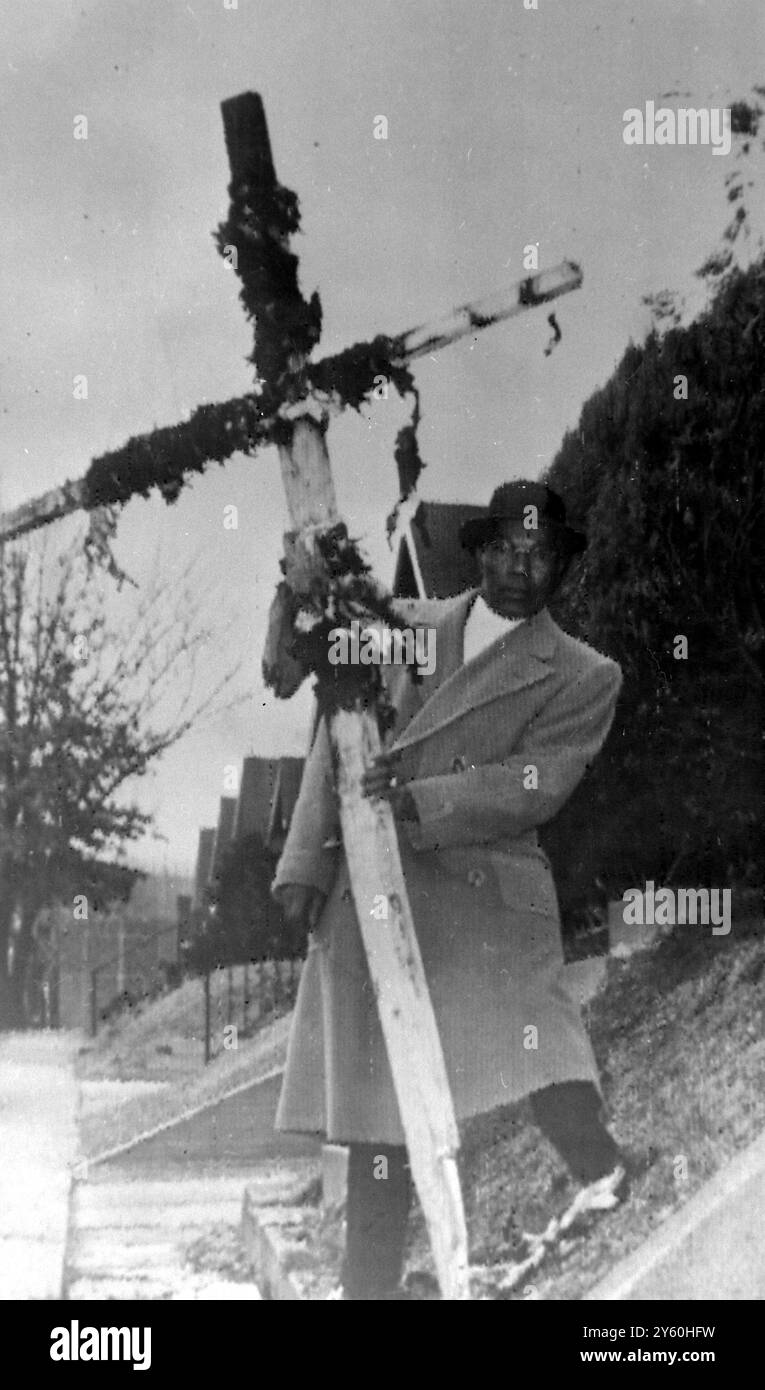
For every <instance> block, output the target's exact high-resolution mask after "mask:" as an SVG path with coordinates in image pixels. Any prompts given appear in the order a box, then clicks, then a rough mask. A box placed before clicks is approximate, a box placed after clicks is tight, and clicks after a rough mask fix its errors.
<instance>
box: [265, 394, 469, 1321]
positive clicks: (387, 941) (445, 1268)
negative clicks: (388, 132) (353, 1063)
mask: <svg viewBox="0 0 765 1390" xmlns="http://www.w3.org/2000/svg"><path fill="white" fill-rule="evenodd" d="M280 454H281V455H282V466H283V471H284V473H285V481H286V484H287V500H288V507H289V511H290V517H291V520H292V524H293V526H294V528H295V530H296V531H297V532H298V533H299V538H300V539H301V541H302V542H303V544H304V545H305V546H306V548H307V549H308V550H310V547H311V544H312V537H313V536H314V535H315V532H316V529H317V527H318V526H321V524H322V523H323V524H325V525H326V524H331V523H332V522H334V521H335V520H336V515H337V514H336V508H335V501H334V492H333V491H332V492H331V493H330V496H329V497H326V498H325V497H323V496H322V486H323V483H322V480H326V479H327V478H330V480H331V475H330V471H329V468H330V465H329V456H328V453H327V448H326V444H325V437H324V431H323V430H322V429H321V427H320V426H319V425H317V423H316V422H315V420H313V419H312V418H311V417H310V415H306V417H305V418H304V419H303V420H300V421H298V422H296V424H295V439H294V446H293V449H292V450H290V449H288V448H287V447H286V446H282V448H281V450H280ZM290 455H292V457H290ZM301 478H302V479H303V481H304V483H305V485H304V486H303V485H301V482H300V479H301ZM330 737H331V739H332V743H333V746H334V748H335V751H336V754H337V762H338V774H337V776H338V792H339V797H340V820H341V825H342V831H343V843H344V847H345V854H346V859H347V862H348V872H349V876H350V881H351V891H352V893H353V898H354V903H355V905H356V913H357V917H358V921H359V927H360V930H361V936H362V940H363V942H364V948H365V951H366V956H367V961H368V964H369V973H370V977H371V980H372V985H373V988H374V991H375V996H376V999H377V1004H378V1010H379V1015H380V1024H381V1027H382V1031H383V1036H384V1038H385V1045H386V1048H387V1052H388V1059H389V1062H390V1068H391V1072H392V1075H393V1084H394V1086H395V1090H396V1097H397V1099H398V1104H399V1110H400V1112H401V1121H402V1125H403V1128H404V1133H405V1135H406V1142H407V1149H408V1151H409V1159H410V1164H411V1168H412V1177H413V1179H414V1183H415V1186H416V1188H417V1193H418V1196H419V1198H420V1203H421V1205H422V1209H423V1212H424V1214H425V1220H426V1223H427V1227H428V1234H429V1236H430V1242H431V1247H432V1250H433V1258H434V1261H435V1265H436V1271H437V1274H438V1279H439V1284H440V1287H441V1292H442V1295H443V1297H444V1298H445V1299H450V1300H451V1299H457V1300H465V1299H469V1297H470V1294H469V1286H468V1251H467V1229H466V1224H465V1215H464V1210H463V1205H462V1193H461V1191H460V1184H459V1176H458V1172H457V1161H456V1155H457V1150H458V1147H459V1135H458V1131H457V1123H456V1119H455V1115H454V1106H453V1102H452V1097H451V1091H450V1087H449V1078H448V1075H447V1071H446V1063H445V1061H444V1056H443V1051H442V1048H441V1040H440V1038H439V1035H438V1026H437V1024H436V1019H435V1014H434V1013H433V1005H432V1003H431V999H430V993H429V990H428V983H427V979H426V977H425V969H424V966H423V963H422V957H421V954H420V948H419V944H418V941H417V934H416V931H415V926H414V921H413V919H412V913H411V908H410V906H409V900H408V897H407V892H406V883H405V880H404V874H403V870H402V868H401V860H400V857H399V851H398V840H397V838H396V827H395V822H394V820H393V815H392V813H391V810H390V807H389V806H388V805H387V803H384V802H382V801H379V802H374V803H373V802H372V801H370V800H369V799H368V798H367V797H365V796H363V795H362V792H361V777H362V773H363V772H364V770H365V768H366V767H367V765H368V764H369V763H370V762H371V760H372V759H373V758H374V757H375V756H376V754H377V753H378V752H379V751H380V740H379V735H378V732H377V725H376V721H375V718H374V716H373V714H371V713H370V712H363V711H362V710H361V709H360V708H359V709H357V710H355V711H340V712H339V713H337V714H335V715H334V716H333V718H332V719H331V721H330ZM379 894H383V895H384V896H385V898H386V899H387V902H388V905H389V913H388V920H387V921H377V920H376V919H375V918H373V917H370V909H371V907H372V904H373V903H374V901H375V898H376V897H377V896H378V895H379Z"/></svg>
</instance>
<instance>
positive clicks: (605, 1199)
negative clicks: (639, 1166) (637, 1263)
mask: <svg viewBox="0 0 765 1390" xmlns="http://www.w3.org/2000/svg"><path fill="white" fill-rule="evenodd" d="M629 1186H630V1184H629V1180H628V1178H627V1169H626V1167H625V1166H624V1164H623V1163H617V1165H616V1167H615V1168H612V1169H611V1172H610V1173H606V1174H605V1176H604V1177H602V1178H596V1180H595V1181H594V1182H589V1183H587V1184H586V1185H585V1186H584V1187H581V1188H580V1189H579V1191H578V1192H577V1194H576V1196H575V1197H574V1200H573V1202H571V1204H570V1205H569V1207H568V1208H567V1209H566V1211H564V1213H563V1215H562V1216H560V1217H559V1218H558V1222H557V1227H558V1231H567V1230H568V1229H569V1227H571V1226H573V1225H574V1224H575V1222H577V1221H579V1220H581V1218H582V1217H583V1216H587V1215H589V1213H590V1212H597V1211H613V1209H614V1207H618V1206H621V1204H622V1202H623V1201H624V1200H625V1198H626V1197H627V1194H628V1192H629Z"/></svg>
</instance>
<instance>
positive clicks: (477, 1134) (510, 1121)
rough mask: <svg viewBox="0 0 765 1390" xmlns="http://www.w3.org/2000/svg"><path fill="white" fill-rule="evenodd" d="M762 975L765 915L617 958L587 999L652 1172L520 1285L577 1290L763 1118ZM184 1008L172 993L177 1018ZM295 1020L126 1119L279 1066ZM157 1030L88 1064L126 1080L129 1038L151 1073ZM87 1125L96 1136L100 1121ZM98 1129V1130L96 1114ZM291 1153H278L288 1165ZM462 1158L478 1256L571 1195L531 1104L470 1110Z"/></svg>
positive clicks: (416, 1244)
mask: <svg viewBox="0 0 765 1390" xmlns="http://www.w3.org/2000/svg"><path fill="white" fill-rule="evenodd" d="M763 975H765V931H764V930H763V923H762V921H761V919H751V920H748V921H746V922H738V923H735V924H734V927H733V930H732V932H731V933H730V935H729V936H728V937H715V936H713V935H712V934H711V930H710V928H702V927H686V928H678V929H677V930H676V931H675V933H674V934H673V936H672V937H670V938H668V939H667V940H665V941H663V942H662V943H661V944H660V945H658V946H657V947H655V948H654V949H652V950H650V951H647V952H644V953H642V954H641V955H638V956H635V957H633V958H631V959H630V960H627V961H618V960H614V959H611V960H609V962H608V973H607V978H606V983H605V987H604V988H603V990H602V991H601V992H600V993H599V994H598V995H597V996H596V998H595V999H594V1000H593V1002H592V1004H591V1005H590V1007H589V1009H588V1025H589V1029H590V1032H591V1036H592V1039H593V1043H594V1047H595V1051H596V1054H597V1057H598V1061H599V1065H600V1068H601V1075H602V1079H603V1088H604V1095H605V1099H606V1103H607V1106H608V1111H609V1116H610V1124H611V1127H612V1129H613V1132H614V1134H615V1136H616V1137H617V1139H618V1140H619V1142H620V1143H621V1144H622V1146H623V1147H624V1148H625V1149H626V1150H627V1152H628V1153H629V1154H630V1155H631V1156H632V1157H633V1158H634V1159H635V1160H637V1161H638V1163H639V1164H641V1165H642V1167H643V1171H642V1173H640V1174H639V1175H638V1177H637V1178H636V1180H635V1182H634V1185H633V1189H632V1192H631V1194H630V1197H629V1200H628V1202H627V1203H626V1205H625V1206H624V1207H622V1208H621V1209H619V1210H618V1211H616V1212H613V1213H609V1214H607V1215H605V1216H601V1217H599V1218H598V1219H597V1223H596V1224H595V1225H594V1227H593V1229H592V1231H591V1232H590V1233H589V1234H588V1236H587V1238H586V1239H582V1240H579V1241H577V1242H576V1243H575V1244H573V1245H572V1246H571V1247H570V1248H568V1249H567V1248H566V1247H565V1246H564V1247H563V1248H562V1250H561V1251H560V1252H558V1253H557V1254H556V1255H555V1256H554V1257H553V1256H551V1257H550V1258H549V1259H548V1260H547V1262H546V1263H545V1265H544V1266H543V1267H542V1268H541V1269H540V1270H539V1271H537V1273H536V1274H535V1275H534V1276H533V1278H532V1279H530V1280H529V1281H528V1282H527V1283H525V1284H524V1285H523V1286H522V1287H521V1288H520V1289H519V1290H518V1291H517V1292H516V1293H515V1294H514V1295H512V1297H514V1298H524V1297H525V1298H542V1299H563V1300H571V1299H578V1298H580V1297H581V1296H582V1294H583V1293H585V1292H586V1291H587V1290H588V1289H589V1288H591V1287H592V1286H593V1285H594V1284H595V1283H596V1282H597V1281H598V1280H599V1279H600V1278H602V1277H603V1276H604V1275H605V1274H606V1273H607V1272H608V1271H609V1270H610V1269H611V1268H612V1267H613V1265H614V1264H615V1263H616V1261H617V1260H619V1259H620V1258H621V1257H622V1256H623V1255H626V1254H627V1253H629V1252H630V1251H632V1250H634V1249H635V1247H636V1246H637V1245H639V1244H640V1243H641V1242H642V1240H644V1239H645V1238H646V1236H647V1235H648V1234H649V1233H650V1232H651V1231H652V1230H653V1229H654V1228H655V1227H656V1226H657V1225H658V1224H659V1223H660V1222H661V1221H662V1220H664V1219H665V1217H666V1216H668V1215H669V1214H670V1213H671V1212H672V1211H674V1210H675V1209H676V1208H677V1207H678V1206H679V1205H680V1204H681V1203H683V1202H684V1201H686V1200H687V1199H688V1197H690V1196H691V1194H692V1193H693V1192H695V1191H696V1190H697V1189H698V1188H699V1187H700V1186H701V1185H702V1183H703V1182H704V1181H705V1180H706V1179H707V1178H708V1177H710V1176H711V1175H712V1174H713V1173H714V1172H716V1171H717V1170H718V1169H719V1168H720V1167H721V1166H722V1165H723V1164H724V1163H725V1162H726V1161H727V1160H728V1159H729V1158H731V1157H732V1156H733V1154H735V1153H736V1152H737V1151H738V1150H739V1149H741V1148H743V1147H744V1146H745V1145H746V1144H748V1143H749V1142H751V1141H752V1140H753V1139H754V1138H755V1137H756V1136H757V1135H758V1134H759V1133H760V1132H761V1131H762V1130H763V1128H765V1091H764V1090H763V1087H762V1084H761V1080H762V1075H763V1071H764V1068H765V1027H763V1024H765V993H764V992H763V988H762V985H763ZM184 988H187V987H184ZM169 1003H170V1001H169V1000H168V1001H167V1006H169ZM153 1007H156V1008H158V1007H160V1006H153ZM179 1008H180V1004H179V1003H178V1002H176V1004H175V1005H174V1009H175V1011H176V1012H175V1013H174V1014H173V1017H174V1019H175V1020H176V1021H175V1023H174V1026H176V1027H177V1011H178V1010H179ZM287 1028H288V1020H287V1019H286V1018H285V1019H280V1020H278V1021H277V1023H276V1024H275V1025H274V1026H273V1027H269V1028H266V1029H264V1030H263V1033H262V1035H261V1036H260V1038H256V1039H252V1040H251V1041H250V1042H247V1043H244V1044H243V1045H242V1046H241V1047H240V1049H239V1050H238V1052H235V1053H231V1054H229V1055H228V1056H222V1057H220V1058H219V1059H218V1060H217V1061H216V1062H213V1063H212V1064H211V1067H209V1068H207V1069H205V1068H204V1067H203V1066H198V1067H197V1072H196V1074H195V1075H194V1076H191V1077H187V1079H186V1081H185V1082H184V1083H183V1085H182V1086H181V1087H180V1088H179V1087H178V1085H177V1083H176V1085H171V1086H170V1087H169V1088H167V1090H166V1089H165V1087H163V1088H162V1090H163V1092H164V1099H161V1098H159V1097H156V1096H152V1095H151V1094H149V1095H148V1096H144V1095H138V1096H136V1097H135V1099H133V1100H132V1101H130V1102H128V1103H127V1104H126V1105H124V1106H122V1107H120V1109H121V1111H122V1112H123V1117H124V1114H125V1112H126V1111H131V1107H132V1111H131V1122H132V1123H133V1124H137V1123H142V1122H145V1121H146V1120H147V1119H148V1120H151V1118H152V1116H153V1114H154V1111H155V1110H157V1112H158V1111H159V1109H161V1108H162V1107H163V1106H164V1107H165V1108H166V1107H167V1104H168V1091H171V1092H172V1096H173V1104H174V1106H180V1105H181V1101H183V1103H186V1104H188V1102H189V1100H195V1099H198V1098H199V1097H203V1098H204V1097H205V1096H207V1095H210V1094H213V1092H214V1091H215V1088H216V1087H217V1088H218V1093H219V1094H223V1093H224V1092H225V1090H226V1089H228V1088H230V1087H231V1085H232V1084H238V1083H239V1081H241V1080H243V1079H247V1078H251V1077H254V1076H255V1075H258V1074H264V1073H265V1071H266V1070H267V1069H268V1068H271V1067H275V1066H279V1065H280V1064H281V1061H282V1060H283V1055H284V1047H285V1043H286V1034H287ZM131 1029H132V1034H131V1033H130V1030H131ZM139 1035H140V1040H137V1039H139ZM131 1037H132V1042H131ZM149 1037H150V1038H151V1039H152V1042H151V1046H152V1047H154V1048H156V1047H157V1046H159V1047H161V1046H162V1040H161V1030H159V1031H157V1027H155V1023H154V1022H152V1021H151V1020H148V1021H147V1022H145V1023H144V1025H143V1027H142V1030H141V1028H139V1021H138V1020H134V1021H133V1023H132V1024H130V1025H128V1027H127V1028H126V1029H125V1033H124V1035H123V1036H122V1037H121V1038H118V1037H117V1036H115V1037H113V1038H112V1039H108V1038H106V1037H104V1038H103V1039H102V1040H101V1041H100V1042H99V1043H97V1044H96V1046H95V1047H94V1048H91V1049H90V1050H89V1052H88V1054H87V1056H86V1057H85V1058H83V1059H82V1060H83V1061H84V1062H85V1064H86V1069H87V1071H88V1073H89V1075H90V1077H91V1078H94V1077H95V1076H96V1075H97V1074H98V1071H99V1057H100V1059H101V1061H100V1066H101V1067H102V1072H101V1074H102V1075H103V1070H105V1071H106V1073H107V1076H108V1075H111V1076H113V1075H114V1071H113V1063H114V1054H115V1050H117V1051H119V1052H120V1056H121V1064H120V1069H121V1071H122V1075H123V1076H124V1078H125V1081H126V1082H127V1079H128V1074H129V1072H130V1069H131V1063H130V1057H131V1049H133V1050H134V1051H135V1054H136V1058H137V1060H136V1063H135V1065H136V1067H137V1068H138V1070H139V1075H140V1076H141V1077H145V1076H146V1070H147V1069H146V1066H145V1060H144V1061H141V1060H140V1059H141V1057H143V1058H144V1059H145V1048H146V1045H147V1039H148V1038H149ZM163 1055H164V1054H162V1053H159V1054H158V1056H159V1057H160V1058H161V1057H162V1056H163ZM179 1096H180V1100H179ZM181 1108H182V1106H181ZM165 1113H166V1110H165ZM91 1123H92V1126H94V1123H95V1122H94V1121H93V1117H92V1116H91ZM110 1123H116V1122H115V1121H110ZM262 1123H264V1124H268V1123H270V1120H269V1119H268V1118H266V1119H265V1120H263V1121H262ZM107 1129H108V1126H107ZM85 1130H86V1131H87V1125H85ZM87 1132H88V1133H89V1134H90V1139H91V1142H95V1138H96V1128H95V1127H92V1128H91V1130H90V1131H87ZM112 1133H116V1130H114V1131H112ZM98 1137H99V1138H100V1141H101V1142H103V1140H104V1137H105V1136H104V1131H103V1129H102V1128H101V1129H99V1130H98ZM290 1162H291V1160H290V1159H289V1158H288V1157H285V1158H284V1160H283V1163H284V1166H285V1168H286V1169H288V1168H289V1166H290ZM461 1164H462V1171H463V1186H464V1193H465V1201H466V1208H467V1216H468V1226H469V1233H470V1244H471V1260H472V1261H473V1262H482V1263H486V1264H491V1263H492V1262H496V1261H504V1260H508V1259H511V1258H512V1231H513V1222H514V1223H515V1225H516V1226H517V1227H520V1228H521V1229H524V1228H526V1229H541V1228H542V1227H543V1226H544V1225H545V1224H546V1223H547V1220H548V1219H549V1217H550V1215H552V1214H553V1211H554V1210H559V1209H561V1208H562V1206H563V1205H565V1201H566V1197H567V1193H568V1190H569V1189H568V1180H567V1178H566V1174H565V1172H564V1171H563V1170H562V1168H561V1166H560V1164H559V1163H558V1160H557V1159H556V1156H555V1154H554V1152H553V1151H552V1149H551V1148H550V1147H549V1145H548V1144H547V1143H546V1141H545V1140H544V1139H543V1137H542V1136H541V1134H540V1133H539V1132H538V1131H537V1130H536V1128H535V1127H534V1125H533V1123H532V1121H531V1117H530V1114H529V1111H528V1107H527V1106H526V1105H521V1106H518V1107H516V1109H515V1110H514V1111H513V1112H512V1113H511V1114H509V1115H505V1116H503V1117H501V1119H500V1118H498V1117H497V1116H496V1115H489V1116H484V1117H481V1119H479V1120H477V1121H474V1122H471V1123H470V1124H469V1125H467V1126H466V1127H465V1130H464V1133H463V1145H462V1151H461ZM306 1215H308V1213H306ZM313 1224H315V1218H314V1219H313ZM324 1234H325V1235H326V1236H327V1237H329V1236H332V1239H331V1240H330V1241H329V1245H327V1241H326V1239H323V1240H322V1247H323V1248H324V1250H325V1255H326V1258H327V1260H328V1262H330V1263H331V1262H332V1258H333V1257H332V1251H333V1250H334V1248H335V1246H336V1241H335V1239H334V1236H333V1233H332V1232H330V1231H327V1232H326V1233H324ZM232 1239H233V1237H232V1233H231V1232H230V1231H229V1233H228V1234H227V1235H226V1236H225V1239H224V1238H223V1237H222V1236H221V1241H218V1240H217V1238H216V1237H215V1236H214V1234H210V1235H209V1236H208V1239H207V1243H206V1244H204V1246H200V1248H199V1251H198V1255H199V1259H200V1260H203V1261H204V1262H205V1267H206V1268H208V1267H210V1264H209V1262H210V1261H211V1262H212V1265H213V1266H214V1265H215V1263H216V1261H219V1262H220V1264H219V1267H220V1271H221V1273H222V1275H225V1274H226V1273H228V1277H232V1273H233V1267H235V1266H236V1265H237V1262H239V1261H240V1260H241V1248H240V1247H239V1246H238V1245H237V1244H236V1242H234V1245H233V1246H232V1245H231V1241H232ZM409 1273H410V1277H412V1276H414V1277H415V1281H416V1282H417V1279H416V1277H417V1276H418V1275H419V1276H428V1274H431V1275H432V1268H431V1265H430V1260H429V1255H428V1250H427V1242H426V1238H425V1232H424V1225H423V1222H422V1218H421V1215H420V1214H419V1213H415V1219H414V1221H413V1223H412V1241H411V1251H410V1258H409ZM234 1277H235V1276H234ZM418 1289H419V1292H420V1294H421V1295H422V1296H427V1290H428V1279H427V1277H420V1278H419V1282H418Z"/></svg>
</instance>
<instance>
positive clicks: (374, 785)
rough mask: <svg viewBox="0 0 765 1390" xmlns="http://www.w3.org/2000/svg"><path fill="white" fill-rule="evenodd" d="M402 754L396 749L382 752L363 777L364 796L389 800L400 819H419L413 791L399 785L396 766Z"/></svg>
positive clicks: (362, 788)
mask: <svg viewBox="0 0 765 1390" xmlns="http://www.w3.org/2000/svg"><path fill="white" fill-rule="evenodd" d="M400 757H401V754H400V753H399V752H396V751H395V750H394V751H392V752H390V753H380V754H379V756H378V757H376V758H375V760H374V762H373V763H372V766H371V767H368V768H367V770H366V772H365V773H364V776H363V777H362V779H361V790H362V792H363V794H364V796H368V797H370V798H371V799H372V800H374V799H375V798H377V799H379V800H381V801H389V802H390V805H391V809H392V811H393V814H394V816H396V818H397V819H398V820H417V819H418V817H417V806H416V804H415V801H414V797H413V796H412V793H411V792H409V791H407V789H406V786H405V785H404V786H399V783H398V778H397V776H396V768H397V766H398V763H399V759H400Z"/></svg>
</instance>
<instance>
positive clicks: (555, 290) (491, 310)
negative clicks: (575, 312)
mask: <svg viewBox="0 0 765 1390" xmlns="http://www.w3.org/2000/svg"><path fill="white" fill-rule="evenodd" d="M582 279H583V276H582V271H581V268H580V267H579V266H578V265H577V264H576V262H575V261H561V263H560V265H556V266H553V267H552V268H551V269H550V270H540V271H539V272H538V273H537V274H536V275H530V276H529V277H528V279H526V280H519V281H518V282H517V284H514V285H511V286H510V288H509V289H505V290H497V291H496V292H495V293H494V294H492V295H489V296H488V297H487V298H486V299H477V300H473V301H472V302H471V303H469V304H462V305H461V306H460V307H459V308H457V309H453V310H452V312H451V313H450V314H446V315H445V316H444V317H443V318H442V319H439V320H437V321H436V322H435V323H426V324H422V326H421V327H419V328H412V329H410V330H409V332H408V333H404V334H403V336H402V337H401V339H400V344H401V346H400V350H399V351H397V352H395V353H394V354H393V356H392V359H391V360H392V362H393V365H394V366H401V367H403V366H406V365H408V363H410V362H414V361H415V359H416V358H418V357H424V356H425V354H426V353H429V352H438V351H439V349H441V348H445V347H448V346H449V344H450V343H456V342H459V339H460V338H464V337H466V336H467V334H468V333H475V332H476V331H477V330H478V329H483V328H491V326H492V325H493V324H495V323H502V322H503V320H504V319H510V318H514V317H515V315H516V314H522V313H523V311H524V309H534V308H536V307H537V306H538V305H540V304H547V303H549V302H550V300H553V299H557V298H558V296H559V295H561V294H570V292H571V291H572V290H578V289H579V287H580V285H581V283H582Z"/></svg>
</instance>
